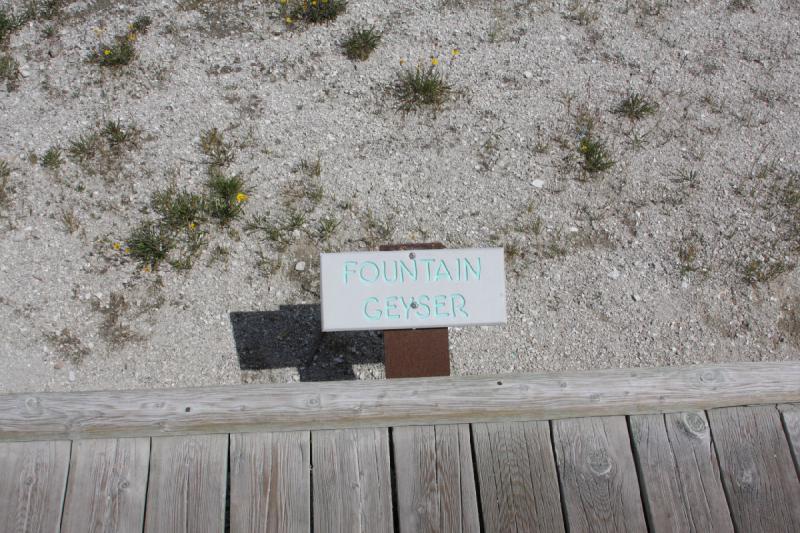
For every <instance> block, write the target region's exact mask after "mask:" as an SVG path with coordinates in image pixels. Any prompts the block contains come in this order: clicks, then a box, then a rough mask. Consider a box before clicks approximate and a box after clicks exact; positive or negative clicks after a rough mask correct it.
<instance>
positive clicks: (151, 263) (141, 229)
mask: <svg viewBox="0 0 800 533" xmlns="http://www.w3.org/2000/svg"><path fill="white" fill-rule="evenodd" d="M126 245H127V249H128V253H129V254H130V256H131V257H133V258H134V259H136V260H138V261H139V262H140V263H141V264H142V265H143V266H146V267H148V268H150V269H152V270H156V269H157V268H158V265H159V264H160V263H161V262H163V261H164V260H166V259H167V255H168V254H169V252H170V250H172V249H173V247H174V246H175V242H174V238H173V236H172V234H171V232H170V231H169V230H168V229H166V228H164V227H162V226H160V225H159V224H156V223H154V222H152V221H145V222H142V223H141V224H139V226H137V227H136V228H135V229H134V230H133V232H132V233H131V235H130V237H128V239H127V241H126Z"/></svg>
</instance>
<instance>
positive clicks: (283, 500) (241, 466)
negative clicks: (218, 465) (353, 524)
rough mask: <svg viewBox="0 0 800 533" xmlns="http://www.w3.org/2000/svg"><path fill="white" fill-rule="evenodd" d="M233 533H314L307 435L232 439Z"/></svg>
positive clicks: (236, 436)
mask: <svg viewBox="0 0 800 533" xmlns="http://www.w3.org/2000/svg"><path fill="white" fill-rule="evenodd" d="M230 447H231V474H230V475H231V480H230V487H231V489H230V490H231V498H230V501H231V511H230V520H231V522H230V524H231V532H233V533H238V532H252V533H257V532H259V533H260V532H264V531H282V532H286V533H294V532H297V533H301V532H302V533H308V532H309V531H311V449H310V435H309V432H307V431H297V432H287V433H245V434H232V435H231V443H230Z"/></svg>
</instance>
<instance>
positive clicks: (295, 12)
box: [286, 0, 347, 24]
mask: <svg viewBox="0 0 800 533" xmlns="http://www.w3.org/2000/svg"><path fill="white" fill-rule="evenodd" d="M345 9H347V1H346V0H298V1H296V2H294V3H293V5H292V7H291V8H289V10H288V18H287V19H286V22H288V23H289V24H292V23H293V22H295V21H302V22H306V23H308V24H321V23H324V22H330V21H332V20H335V19H336V17H338V16H339V15H341V14H342V13H344V11H345Z"/></svg>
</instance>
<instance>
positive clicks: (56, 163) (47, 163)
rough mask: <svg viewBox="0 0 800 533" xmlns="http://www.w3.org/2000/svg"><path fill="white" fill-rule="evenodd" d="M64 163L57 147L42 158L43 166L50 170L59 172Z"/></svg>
mask: <svg viewBox="0 0 800 533" xmlns="http://www.w3.org/2000/svg"><path fill="white" fill-rule="evenodd" d="M63 162H64V160H63V159H62V158H61V150H59V148H58V147H57V146H51V147H50V148H48V149H47V151H46V152H45V153H44V155H43V156H42V166H43V167H44V168H46V169H49V170H58V168H59V167H60V166H61V164H62V163H63Z"/></svg>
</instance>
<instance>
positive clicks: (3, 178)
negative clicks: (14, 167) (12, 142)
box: [0, 159, 11, 207]
mask: <svg viewBox="0 0 800 533" xmlns="http://www.w3.org/2000/svg"><path fill="white" fill-rule="evenodd" d="M10 176H11V167H9V166H8V163H6V162H5V161H3V160H2V159H0V207H6V206H7V205H8V201H9V195H10V192H11V191H10V187H9V185H8V179H9V177H10Z"/></svg>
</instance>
